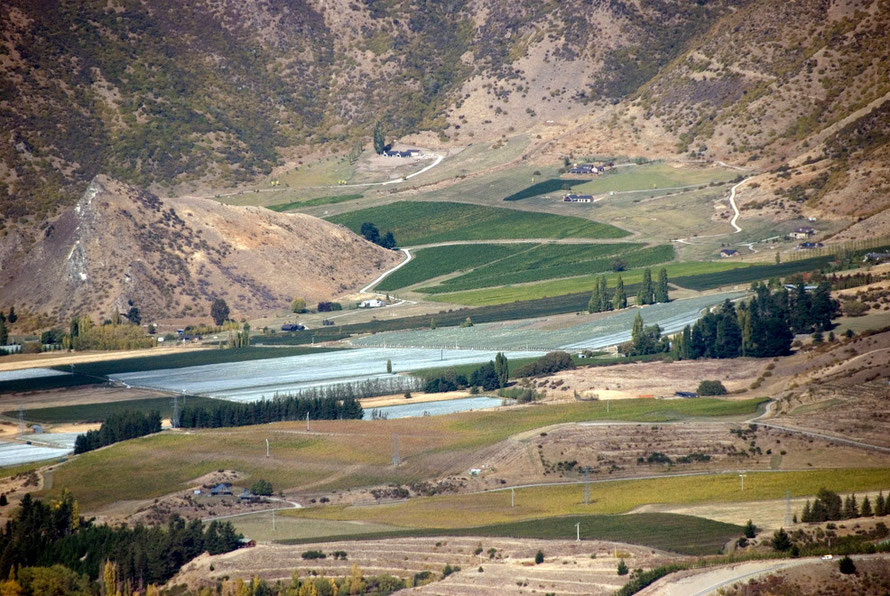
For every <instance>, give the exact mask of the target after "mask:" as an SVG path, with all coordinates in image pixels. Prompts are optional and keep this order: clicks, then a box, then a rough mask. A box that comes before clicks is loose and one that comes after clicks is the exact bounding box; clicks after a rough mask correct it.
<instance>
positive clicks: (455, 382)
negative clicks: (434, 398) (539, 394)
mask: <svg viewBox="0 0 890 596" xmlns="http://www.w3.org/2000/svg"><path fill="white" fill-rule="evenodd" d="M509 378H510V364H509V362H507V357H506V356H504V354H503V352H498V353H497V354H496V355H495V357H494V360H489V361H488V363H487V364H483V365H482V366H480V367H478V368H476V369H475V370H473V372H472V373H470V378H469V379H467V377H466V376H464V375H461V374H458V373H457V371H455V370H454V369H453V368H448V369H446V370H445V371H444V372H443V373H441V374H439V375H436V376H433V377H429V378H427V379H426V381H425V382H424V384H423V390H424V391H425V392H426V393H444V392H445V391H456V390H458V389H465V388H467V387H480V388H482V389H483V390H485V391H492V390H494V389H500V388H501V387H506V386H507V381H508V380H509Z"/></svg>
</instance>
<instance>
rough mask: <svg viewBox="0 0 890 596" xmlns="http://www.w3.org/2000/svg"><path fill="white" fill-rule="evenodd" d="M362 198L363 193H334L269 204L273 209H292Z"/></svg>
mask: <svg viewBox="0 0 890 596" xmlns="http://www.w3.org/2000/svg"><path fill="white" fill-rule="evenodd" d="M360 198H362V195H333V196H329V197H316V198H314V199H307V200H305V201H292V202H290V203H279V204H278V205H267V206H266V207H267V208H268V209H271V210H272V211H278V212H279V213H281V212H283V211H290V210H291V209H300V208H301V207H318V206H319V205H333V204H335V203H345V202H346V201H354V200H356V199H360Z"/></svg>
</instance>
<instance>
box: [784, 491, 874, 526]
mask: <svg viewBox="0 0 890 596" xmlns="http://www.w3.org/2000/svg"><path fill="white" fill-rule="evenodd" d="M888 513H890V503H888V500H887V499H885V498H884V493H883V492H880V493H878V496H877V498H876V499H875V505H874V508H872V504H871V501H870V500H869V498H868V495H866V497H865V498H864V499H863V500H862V504H861V505H859V504H858V503H857V502H856V495H847V497H846V499H843V500H842V499H841V497H840V495H838V494H837V493H835V492H833V491H830V490H827V489H825V488H822V489H820V490H819V493H818V494H817V495H816V499H815V500H814V501H813V503H812V505H811V504H810V501H809V500H807V502H806V503H805V504H804V507H803V512H802V513H801V515H800V521H802V522H823V521H834V520H840V519H853V518H855V517H871V516H873V515H876V516H878V517H880V516H883V515H887V514H888Z"/></svg>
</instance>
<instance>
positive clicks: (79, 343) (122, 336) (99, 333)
mask: <svg viewBox="0 0 890 596" xmlns="http://www.w3.org/2000/svg"><path fill="white" fill-rule="evenodd" d="M53 335H54V336H56V333H53ZM54 338H55V339H57V337H54ZM60 343H61V344H62V347H63V348H65V349H69V348H70V349H72V350H135V349H139V348H150V347H152V346H154V344H155V340H154V338H152V337H148V336H146V335H145V334H144V333H143V332H142V328H141V327H140V326H139V325H135V324H132V323H131V322H128V323H123V322H122V319H121V317H120V315H118V314H115V316H114V317H113V318H111V319H108V320H106V321H105V323H104V324H102V325H98V326H97V325H94V324H93V321H92V319H90V317H88V316H85V315H84V316H77V317H74V318H73V319H72V320H71V323H70V324H69V325H68V334H67V335H63V336H62V338H61V342H60Z"/></svg>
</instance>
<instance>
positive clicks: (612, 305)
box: [587, 267, 670, 312]
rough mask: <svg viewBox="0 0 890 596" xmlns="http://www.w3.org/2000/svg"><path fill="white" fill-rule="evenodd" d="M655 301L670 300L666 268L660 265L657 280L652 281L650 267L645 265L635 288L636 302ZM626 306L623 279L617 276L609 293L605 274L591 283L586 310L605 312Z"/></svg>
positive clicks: (644, 303)
mask: <svg viewBox="0 0 890 596" xmlns="http://www.w3.org/2000/svg"><path fill="white" fill-rule="evenodd" d="M656 302H670V296H668V276H667V269H665V268H664V267H662V268H661V269H660V270H659V272H658V281H657V282H655V283H653V282H652V269H650V268H649V267H646V269H645V270H644V271H643V281H642V282H641V283H640V287H639V289H638V290H637V304H638V305H640V306H642V305H646V304H655V303H656ZM622 308H627V291H626V290H625V289H624V280H623V279H622V278H621V276H620V275H619V276H618V281H617V283H616V285H615V291H614V292H612V293H611V295H610V293H609V290H608V288H607V287H606V276H604V275H600V276H599V277H597V278H596V281H595V282H594V284H593V293H592V294H591V296H590V302H589V303H588V304H587V312H605V311H609V310H618V309H622Z"/></svg>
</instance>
